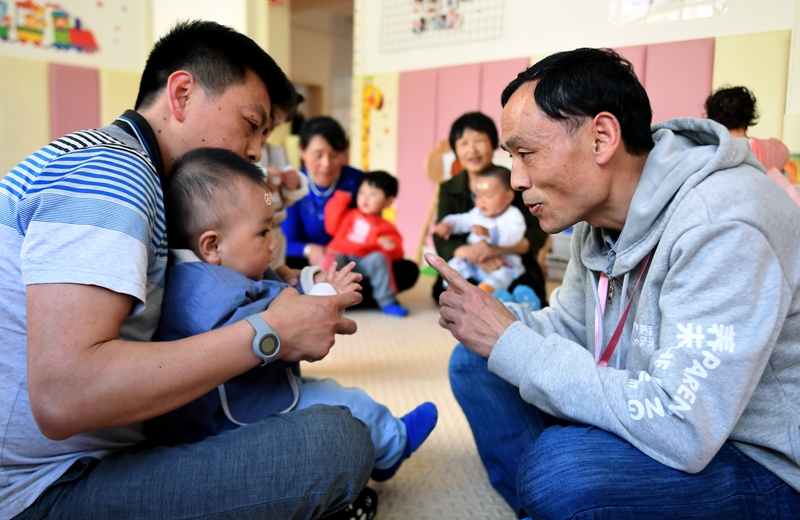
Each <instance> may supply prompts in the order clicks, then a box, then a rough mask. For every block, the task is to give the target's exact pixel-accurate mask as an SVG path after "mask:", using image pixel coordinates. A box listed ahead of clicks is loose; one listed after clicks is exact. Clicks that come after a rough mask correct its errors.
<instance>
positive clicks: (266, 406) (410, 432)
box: [145, 148, 438, 481]
mask: <svg viewBox="0 0 800 520" xmlns="http://www.w3.org/2000/svg"><path fill="white" fill-rule="evenodd" d="M164 198H165V204H164V205H165V207H166V208H167V210H168V214H167V224H168V233H169V237H170V238H169V239H170V246H171V247H172V248H175V249H173V250H172V254H173V257H174V259H175V265H174V266H172V267H170V268H169V271H168V274H167V285H166V288H165V296H164V303H163V310H162V315H161V323H160V326H159V336H160V338H161V339H162V340H175V339H180V338H184V337H188V336H194V335H196V334H201V333H203V332H207V331H209V330H212V329H216V328H219V327H223V326H225V325H229V324H231V323H235V322H237V321H240V320H242V319H248V318H250V317H252V316H253V315H254V314H256V313H259V312H262V311H264V310H266V309H267V307H268V306H269V305H270V304H271V303H272V301H273V299H274V298H275V297H276V296H277V295H278V293H280V292H281V291H294V290H295V289H294V288H291V287H290V286H289V285H287V284H286V283H283V281H282V280H281V279H280V278H279V277H277V275H275V273H274V272H273V271H272V270H271V269H269V268H268V265H269V262H270V261H271V260H272V257H273V254H274V251H275V248H276V246H277V242H276V240H275V237H274V236H273V235H272V233H271V229H272V227H273V225H274V222H273V219H274V206H273V205H272V197H271V194H270V191H269V188H268V185H267V183H266V182H265V181H264V178H263V176H262V172H261V170H260V168H259V167H258V166H257V165H255V164H252V163H249V162H247V161H246V160H245V159H243V158H241V157H239V156H238V155H236V154H235V153H233V152H230V151H227V150H221V149H213V148H201V149H198V150H194V151H191V152H189V153H187V154H185V155H184V156H183V157H181V158H179V159H178V160H177V161H176V162H175V165H174V166H173V170H172V175H171V176H170V177H169V179H168V182H167V186H166V189H165V193H164ZM353 267H354V266H353V265H352V264H351V265H347V266H345V267H344V268H343V269H341V270H340V271H336V266H335V265H333V266H332V267H331V268H330V269H328V270H327V271H322V270H321V269H320V268H319V267H308V268H306V269H305V270H304V271H303V272H301V274H300V276H299V279H300V283H299V285H300V288H301V289H302V290H303V291H304V292H306V291H308V292H307V293H310V294H318V293H321V294H335V293H336V292H337V291H352V290H356V289H359V288H360V286H359V285H358V284H357V282H358V280H360V278H361V276H360V275H359V274H357V273H354V272H352V269H353ZM315 283H316V285H315ZM312 287H313V289H312ZM248 321H250V320H249V319H248ZM262 322H263V319H262ZM254 327H255V325H254ZM276 341H278V345H277V349H278V350H277V351H276V355H277V354H279V352H280V350H279V349H280V343H279V340H276ZM276 357H277V356H276ZM317 404H327V405H333V406H347V407H348V408H349V409H350V411H351V412H352V414H353V416H354V417H356V418H358V419H360V420H361V421H363V422H364V423H365V424H366V425H367V426H368V427H369V428H370V431H371V436H372V440H373V443H374V445H375V469H374V470H373V473H372V477H373V478H374V479H375V480H378V481H383V480H386V479H388V478H390V477H392V476H393V475H394V474H395V472H396V471H397V470H398V468H399V467H400V465H401V463H402V462H403V461H404V460H405V459H407V458H408V457H409V456H410V455H411V453H413V452H414V451H415V450H416V449H417V448H419V446H420V445H421V444H422V442H423V441H424V440H425V439H426V438H427V437H428V435H429V434H430V432H431V431H432V430H433V428H434V426H435V425H436V420H437V417H438V413H437V410H436V406H435V405H434V404H433V403H423V404H422V405H420V406H418V407H417V408H416V409H414V410H413V411H411V412H410V413H409V414H407V415H405V416H404V417H402V418H399V419H398V418H395V417H393V416H392V414H391V413H390V411H389V409H388V408H387V407H386V406H384V405H381V404H379V403H376V402H375V401H374V400H372V398H370V397H369V396H368V395H367V394H366V392H364V391H363V390H361V389H358V388H344V387H342V386H340V385H339V384H338V383H336V382H335V381H333V380H331V379H323V380H317V379H314V378H308V377H301V376H300V375H299V367H298V364H297V363H288V362H284V361H281V360H279V359H276V360H275V361H272V362H269V363H268V362H267V361H265V364H264V365H262V366H259V367H256V368H253V369H252V370H249V371H247V372H245V373H244V374H241V375H239V376H237V377H234V378H233V379H231V380H229V381H227V382H226V383H224V384H222V385H220V386H219V387H218V388H217V389H215V390H212V391H211V392H209V393H207V394H205V395H203V396H201V397H200V398H198V399H196V400H195V401H192V402H191V403H189V404H186V405H184V406H182V407H180V408H178V409H177V410H174V411H172V412H169V413H167V414H165V415H162V416H161V417H157V418H155V419H153V420H150V421H147V422H146V424H145V433H146V434H147V435H148V436H149V437H150V438H153V439H155V440H157V441H158V442H160V443H163V444H167V445H175V444H179V443H189V442H196V441H199V440H200V439H202V438H205V437H207V436H210V435H217V434H220V433H222V432H224V431H226V430H230V429H233V428H237V427H240V426H245V425H247V424H248V423H253V422H256V421H259V420H262V419H264V418H266V417H267V416H268V415H271V414H275V413H291V411H292V410H300V409H304V408H308V407H310V406H313V405H317Z"/></svg>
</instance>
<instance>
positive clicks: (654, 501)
mask: <svg viewBox="0 0 800 520" xmlns="http://www.w3.org/2000/svg"><path fill="white" fill-rule="evenodd" d="M517 493H518V496H519V499H520V502H521V503H522V507H523V508H524V510H525V512H526V513H527V514H529V515H530V517H531V518H536V519H556V518H558V519H573V520H579V519H592V518H603V519H611V520H615V519H625V520H630V519H637V518H642V519H647V520H659V519H665V520H666V519H669V520H672V519H676V518H680V519H682V520H698V519H717V518H731V519H733V518H770V519H790V518H800V493H798V492H797V491H795V490H794V489H792V488H791V487H789V486H788V485H787V484H786V483H784V482H783V481H782V480H780V479H779V478H778V477H776V476H775V475H774V474H772V473H771V472H769V471H767V470H766V469H765V468H764V467H763V466H761V465H760V464H758V463H757V462H755V461H753V460H752V459H750V458H749V457H747V456H746V455H744V454H743V453H742V452H741V451H739V449H738V448H736V446H735V445H734V444H733V443H731V442H727V443H725V444H724V445H723V446H722V449H720V451H719V452H718V453H717V455H716V456H715V457H714V458H713V459H712V460H711V462H710V463H709V464H708V466H706V467H705V468H704V469H703V470H702V471H700V472H699V473H696V474H689V473H685V472H683V471H679V470H675V469H672V468H669V467H667V466H665V465H663V464H661V463H659V462H657V461H655V460H654V459H651V458H650V457H648V456H647V455H645V454H644V453H642V452H641V451H639V450H638V449H636V448H635V447H634V446H633V445H631V444H630V443H628V442H627V441H625V440H623V439H621V438H620V437H617V436H616V435H614V434H611V433H608V432H606V431H604V430H601V429H599V428H593V427H587V426H568V427H559V426H555V427H552V428H548V429H547V430H545V431H544V432H543V433H542V434H541V435H540V436H539V438H538V439H537V440H536V441H535V442H534V443H533V444H532V445H531V446H530V447H529V448H528V449H527V450H526V452H525V453H524V454H523V456H522V462H521V464H520V468H519V474H518V480H517Z"/></svg>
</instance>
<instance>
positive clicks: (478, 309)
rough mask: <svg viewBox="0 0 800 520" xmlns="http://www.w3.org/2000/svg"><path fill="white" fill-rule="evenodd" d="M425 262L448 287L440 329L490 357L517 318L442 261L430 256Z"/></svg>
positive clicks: (440, 319)
mask: <svg viewBox="0 0 800 520" xmlns="http://www.w3.org/2000/svg"><path fill="white" fill-rule="evenodd" d="M425 261H427V262H428V265H430V266H431V267H433V268H434V269H436V270H437V271H438V272H439V274H440V275H442V278H443V279H444V280H445V281H446V282H447V283H448V287H447V290H446V291H445V292H443V293H442V295H441V296H439V305H440V309H439V325H441V326H442V327H444V328H445V329H447V330H449V331H450V333H451V334H452V335H453V337H454V338H456V339H457V340H458V341H460V342H461V343H462V344H463V345H464V346H466V347H467V348H469V349H470V350H472V351H473V352H475V353H476V354H478V355H480V356H483V357H489V354H491V353H492V349H493V348H494V345H495V343H497V340H498V339H500V336H502V335H503V333H504V332H505V330H506V329H507V328H508V327H509V326H510V325H511V324H512V323H514V322H515V321H516V318H515V317H514V315H513V314H511V312H510V311H509V310H508V309H506V307H505V305H503V304H502V303H501V302H500V300H498V299H497V298H495V297H494V296H492V295H490V294H488V293H486V292H484V291H482V290H481V289H478V288H477V287H475V286H474V285H472V284H471V283H469V282H468V281H466V280H465V279H464V278H463V277H462V276H461V275H460V274H458V273H457V272H456V271H455V270H454V269H453V268H452V267H450V266H449V265H447V262H445V261H444V260H443V259H442V258H440V257H438V256H436V255H434V254H431V253H428V254H427V255H425Z"/></svg>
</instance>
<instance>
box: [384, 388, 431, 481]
mask: <svg viewBox="0 0 800 520" xmlns="http://www.w3.org/2000/svg"><path fill="white" fill-rule="evenodd" d="M438 419H439V411H438V410H437V409H436V405H435V404H433V403H422V404H421V405H419V406H417V407H416V408H414V409H413V410H411V411H410V412H408V413H407V414H406V415H404V416H403V417H401V418H400V420H401V421H403V423H405V425H406V433H407V434H408V442H406V447H405V449H404V450H403V454H402V455H401V456H400V459H399V460H398V461H397V462H395V463H394V465H393V466H392V467H391V468H386V469H378V468H375V469H373V470H372V479H373V480H375V481H376V482H383V481H385V480H389V479H390V478H392V477H393V476H394V474H395V473H397V470H398V469H400V465H401V464H402V463H403V461H405V460H406V459H407V458H409V457H410V456H411V454H412V453H414V452H415V451H417V449H418V448H419V447H420V446H422V443H423V442H425V439H427V438H428V435H430V434H431V432H432V431H433V428H434V427H435V426H436V421H437V420H438Z"/></svg>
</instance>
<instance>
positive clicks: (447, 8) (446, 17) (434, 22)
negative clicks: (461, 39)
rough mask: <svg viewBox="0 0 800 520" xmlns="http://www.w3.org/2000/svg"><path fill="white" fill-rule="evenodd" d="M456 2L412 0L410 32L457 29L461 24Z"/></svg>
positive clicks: (455, 0)
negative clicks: (412, 9)
mask: <svg viewBox="0 0 800 520" xmlns="http://www.w3.org/2000/svg"><path fill="white" fill-rule="evenodd" d="M461 1H462V2H468V1H469V0H461ZM458 2H459V0H414V19H413V21H412V27H411V30H412V32H413V33H414V34H419V33H421V32H423V31H440V30H442V29H457V28H458V27H460V25H461V14H460V13H459V10H458Z"/></svg>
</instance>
